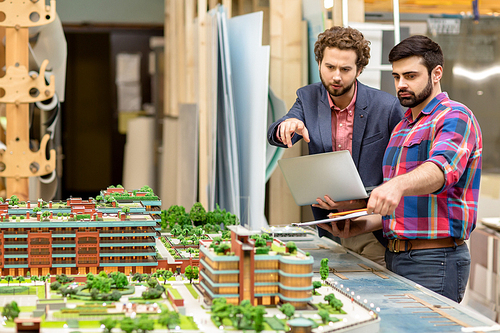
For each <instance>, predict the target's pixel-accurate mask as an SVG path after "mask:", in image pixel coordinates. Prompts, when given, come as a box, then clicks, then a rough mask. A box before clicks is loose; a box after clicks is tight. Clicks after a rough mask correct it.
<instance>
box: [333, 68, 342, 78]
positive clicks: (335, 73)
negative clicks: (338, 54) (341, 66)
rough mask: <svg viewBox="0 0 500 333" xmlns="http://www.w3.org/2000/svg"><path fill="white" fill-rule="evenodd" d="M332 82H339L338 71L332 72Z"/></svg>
mask: <svg viewBox="0 0 500 333" xmlns="http://www.w3.org/2000/svg"><path fill="white" fill-rule="evenodd" d="M332 78H333V81H340V79H341V78H340V71H339V70H338V69H336V70H334V71H332Z"/></svg>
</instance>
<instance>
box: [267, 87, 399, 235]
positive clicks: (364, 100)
mask: <svg viewBox="0 0 500 333" xmlns="http://www.w3.org/2000/svg"><path fill="white" fill-rule="evenodd" d="M402 117H403V112H402V110H401V106H400V104H399V101H398V99H397V98H396V97H394V96H392V95H391V94H388V93H386V92H383V91H380V90H377V89H374V88H371V87H368V86H366V85H364V84H362V83H361V82H359V81H358V92H357V97H356V105H355V109H354V128H353V135H352V158H353V160H354V164H356V168H357V169H358V172H359V175H360V176H361V180H362V181H363V184H364V185H365V187H370V186H377V185H380V184H382V181H383V176H382V160H383V157H384V152H385V149H386V147H387V143H388V142H389V138H390V136H391V132H392V130H393V128H394V127H395V126H396V124H397V123H398V122H399V121H400V120H401V119H402ZM288 118H297V119H300V120H302V121H303V122H304V125H305V126H306V128H307V130H308V131H309V138H310V139H311V142H309V144H308V146H309V154H318V153H325V152H331V151H333V149H332V126H331V124H332V121H331V120H332V111H331V109H330V104H329V102H328V92H327V90H326V89H325V87H324V86H323V84H322V83H321V82H318V83H314V84H310V85H307V86H305V87H302V88H300V89H299V90H297V100H296V101H295V104H294V105H293V106H292V108H291V109H290V110H289V111H288V113H287V114H286V115H285V116H284V117H282V118H281V119H279V120H278V121H276V122H274V123H273V124H272V125H271V126H270V127H269V130H268V132H267V140H268V141H269V143H270V144H271V145H274V146H278V147H284V148H286V146H285V145H284V144H282V143H281V142H279V141H278V140H277V138H276V131H277V128H278V125H279V124H280V123H281V122H282V121H284V120H285V119H288ZM300 139H302V136H300V135H298V134H295V135H294V136H293V138H292V141H293V143H294V144H295V142H297V141H299V140H300ZM312 210H313V214H314V218H315V219H316V220H319V219H324V218H327V215H328V214H329V213H330V211H326V210H324V209H319V208H314V207H312ZM319 230H320V235H321V233H322V230H323V229H319ZM376 236H377V238H379V240H380V239H381V238H380V236H381V232H380V233H376Z"/></svg>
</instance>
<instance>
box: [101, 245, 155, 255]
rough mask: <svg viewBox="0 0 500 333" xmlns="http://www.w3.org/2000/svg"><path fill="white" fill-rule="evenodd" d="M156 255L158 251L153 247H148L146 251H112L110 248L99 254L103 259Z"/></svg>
mask: <svg viewBox="0 0 500 333" xmlns="http://www.w3.org/2000/svg"><path fill="white" fill-rule="evenodd" d="M154 254H156V250H155V249H154V248H153V247H148V248H146V249H144V248H136V249H130V248H129V249H126V248H123V249H121V248H120V249H113V250H110V249H109V248H106V249H102V251H101V252H100V253H99V255H100V256H101V257H106V256H107V257H119V256H125V257H130V256H141V255H154Z"/></svg>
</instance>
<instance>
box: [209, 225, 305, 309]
mask: <svg viewBox="0 0 500 333" xmlns="http://www.w3.org/2000/svg"><path fill="white" fill-rule="evenodd" d="M228 228H229V229H230V230H231V242H230V244H227V245H226V246H225V248H226V249H227V251H226V252H225V253H221V251H216V247H212V248H211V247H210V246H209V245H210V243H211V242H212V241H206V240H203V241H201V242H200V286H201V288H202V289H203V290H204V293H205V296H206V297H208V299H214V298H219V297H223V298H226V299H227V301H228V302H230V303H232V304H239V303H240V302H241V301H243V300H250V302H251V303H252V304H254V305H276V304H279V303H291V304H292V305H293V306H295V307H296V308H299V309H300V308H306V307H307V304H308V302H310V301H311V300H312V289H313V288H312V277H313V270H312V267H313V262H314V259H313V257H311V256H307V255H306V254H304V253H303V252H302V251H301V250H295V251H294V252H293V253H285V252H284V250H285V248H286V247H285V245H284V244H283V243H279V242H278V241H277V240H274V241H273V244H269V246H270V249H269V248H268V249H269V251H259V247H257V246H256V244H257V241H254V240H253V239H251V236H252V235H254V234H256V233H258V232H252V231H249V230H248V229H246V228H244V227H242V226H229V227H228ZM279 248H281V249H283V252H281V251H280V250H279ZM263 252H264V253H263ZM266 252H267V253H266Z"/></svg>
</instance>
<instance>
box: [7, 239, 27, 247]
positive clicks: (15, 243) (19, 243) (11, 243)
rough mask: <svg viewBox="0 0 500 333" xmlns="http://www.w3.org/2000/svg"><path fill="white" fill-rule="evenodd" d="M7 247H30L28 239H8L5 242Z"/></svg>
mask: <svg viewBox="0 0 500 333" xmlns="http://www.w3.org/2000/svg"><path fill="white" fill-rule="evenodd" d="M3 247H4V248H5V249H14V248H23V249H27V248H28V242H27V241H26V240H23V241H6V242H4V246H3Z"/></svg>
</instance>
